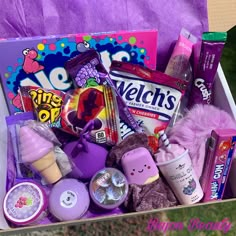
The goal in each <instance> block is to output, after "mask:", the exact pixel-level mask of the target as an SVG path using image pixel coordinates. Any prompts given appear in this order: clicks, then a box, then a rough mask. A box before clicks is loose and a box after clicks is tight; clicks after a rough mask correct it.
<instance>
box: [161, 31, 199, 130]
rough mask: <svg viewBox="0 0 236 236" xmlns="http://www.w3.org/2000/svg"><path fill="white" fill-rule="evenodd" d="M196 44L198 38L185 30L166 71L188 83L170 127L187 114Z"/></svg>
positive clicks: (180, 36) (181, 33)
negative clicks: (193, 54) (190, 60)
mask: <svg viewBox="0 0 236 236" xmlns="http://www.w3.org/2000/svg"><path fill="white" fill-rule="evenodd" d="M196 42H197V38H196V37H195V36H193V35H192V34H190V33H189V32H188V31H187V30H186V29H184V28H183V29H182V30H181V32H180V35H179V38H178V40H177V42H176V44H175V47H174V50H173V52H172V54H171V57H170V60H169V62H168V64H167V67H166V70H165V74H167V75H170V76H172V77H175V78H178V79H183V80H185V81H186V82H188V86H187V88H186V92H185V95H184V97H183V98H182V99H181V101H180V102H179V104H178V106H177V108H176V111H175V113H174V115H173V117H172V120H171V122H170V124H169V127H172V126H173V125H174V124H175V123H176V121H177V120H179V119H180V118H182V117H183V116H184V113H185V109H186V106H187V102H188V96H189V92H190V89H191V82H192V68H191V65H190V62H189V59H190V56H191V54H192V49H193V45H194V44H195V43H196Z"/></svg>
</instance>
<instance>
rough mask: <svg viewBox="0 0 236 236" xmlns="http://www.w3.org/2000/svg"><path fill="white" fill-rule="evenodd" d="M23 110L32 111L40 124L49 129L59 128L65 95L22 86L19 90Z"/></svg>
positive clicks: (56, 91)
mask: <svg viewBox="0 0 236 236" xmlns="http://www.w3.org/2000/svg"><path fill="white" fill-rule="evenodd" d="M19 94H20V97H21V102H22V106H23V110H24V111H25V112H28V111H34V112H35V113H36V116H37V119H38V120H39V121H40V122H43V123H47V124H48V126H49V127H57V128H61V111H62V104H63V101H64V98H65V93H64V92H63V91H59V90H50V89H45V88H41V87H34V86H22V87H21V88H20V90H19Z"/></svg>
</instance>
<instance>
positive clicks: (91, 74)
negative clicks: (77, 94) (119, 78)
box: [65, 50, 141, 139]
mask: <svg viewBox="0 0 236 236" xmlns="http://www.w3.org/2000/svg"><path fill="white" fill-rule="evenodd" d="M65 69H66V70H67V72H68V73H69V74H70V76H71V78H72V81H73V82H74V83H75V86H76V87H80V88H81V87H82V88H84V87H94V86H98V85H108V86H110V87H112V88H113V89H114V92H115V94H116V99H117V104H118V109H119V118H120V120H121V122H120V124H121V126H124V123H125V124H126V125H127V126H128V127H130V128H131V129H132V130H134V131H137V132H141V128H140V127H139V126H138V124H137V122H136V121H135V119H134V117H133V115H132V114H131V112H130V111H129V109H128V107H127V105H126V103H125V102H124V100H123V99H122V97H121V96H120V93H119V92H118V90H117V88H116V87H115V86H114V84H113V82H112V80H111V78H110V76H109V73H107V71H106V69H105V67H104V66H103V64H102V61H101V58H100V55H99V53H98V52H96V51H95V50H87V51H85V52H83V53H81V54H79V55H78V56H76V57H74V58H72V59H71V60H69V61H68V62H66V64H65ZM121 138H122V139H123V138H124V136H123V137H121Z"/></svg>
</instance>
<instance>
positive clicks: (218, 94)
mask: <svg viewBox="0 0 236 236" xmlns="http://www.w3.org/2000/svg"><path fill="white" fill-rule="evenodd" d="M0 101H1V109H0V124H1V128H0V150H1V152H0V153H1V165H0V176H1V178H0V186H1V188H0V229H7V228H9V226H8V224H7V222H6V220H5V218H4V215H3V209H2V202H3V198H4V195H5V186H6V169H7V158H6V157H7V128H6V122H5V117H6V116H7V115H8V109H7V105H6V102H5V97H4V95H3V92H2V87H1V85H0ZM214 104H215V105H216V106H218V107H219V108H221V109H223V110H225V111H227V112H228V113H229V114H230V115H231V116H232V117H234V119H235V120H236V106H235V102H234V99H233V97H232V94H231V91H230V89H229V86H228V83H227V81H226V78H225V76H224V73H223V70H222V68H221V66H219V67H218V71H217V75H216V80H215V86H214Z"/></svg>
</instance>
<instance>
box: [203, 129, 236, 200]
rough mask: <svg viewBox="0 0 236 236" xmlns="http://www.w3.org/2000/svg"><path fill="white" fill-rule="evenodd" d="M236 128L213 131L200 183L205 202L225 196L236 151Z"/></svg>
mask: <svg viewBox="0 0 236 236" xmlns="http://www.w3.org/2000/svg"><path fill="white" fill-rule="evenodd" d="M235 142H236V130H235V129H216V130H213V131H212V133H211V138H210V142H209V146H208V154H207V156H206V158H207V159H206V161H205V166H204V169H203V174H202V176H201V178H200V183H201V185H202V189H203V192H204V197H203V202H207V201H213V200H221V199H222V198H223V194H224V190H225V186H226V183H227V179H228V175H229V171H230V167H231V164H232V161H233V155H234V151H235Z"/></svg>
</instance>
